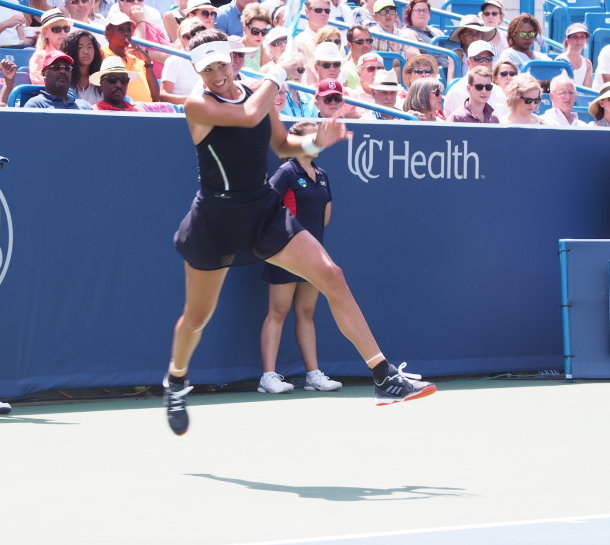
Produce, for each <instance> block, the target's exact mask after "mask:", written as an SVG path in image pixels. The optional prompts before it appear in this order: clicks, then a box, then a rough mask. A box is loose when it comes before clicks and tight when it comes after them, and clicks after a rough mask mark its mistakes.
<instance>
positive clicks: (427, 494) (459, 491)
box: [187, 473, 471, 502]
mask: <svg viewBox="0 0 610 545" xmlns="http://www.w3.org/2000/svg"><path fill="white" fill-rule="evenodd" d="M187 476H188V477H203V478H205V479H210V480H213V481H220V482H223V483H231V484H237V485H239V486H243V487H245V488H247V489H249V490H262V491H265V492H283V493H286V494H296V495H297V496H299V497H300V498H308V499H316V500H327V501H341V502H349V501H369V500H375V501H404V500H427V499H431V498H436V497H446V496H455V497H459V496H470V495H471V494H468V493H467V492H465V490H464V489H463V488H438V487H436V488H432V487H428V486H401V487H399V488H357V487H352V486H286V485H281V484H271V483H259V482H256V481H245V480H242V479H229V478H225V477H217V476H216V475H210V474H206V473H201V474H197V473H188V474H187ZM394 494H400V495H406V494H408V495H409V496H408V497H396V498H388V497H387V496H392V495H394Z"/></svg>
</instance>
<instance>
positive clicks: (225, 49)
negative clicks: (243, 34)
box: [189, 41, 231, 72]
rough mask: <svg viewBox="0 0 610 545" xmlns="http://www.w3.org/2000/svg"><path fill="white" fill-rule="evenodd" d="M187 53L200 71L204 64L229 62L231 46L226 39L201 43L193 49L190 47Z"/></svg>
mask: <svg viewBox="0 0 610 545" xmlns="http://www.w3.org/2000/svg"><path fill="white" fill-rule="evenodd" d="M189 54H190V55H191V60H192V61H193V64H194V65H195V70H197V72H202V71H203V69H204V68H205V67H206V66H208V65H210V64H212V63H213V62H226V63H228V64H231V46H230V45H229V42H227V41H223V42H208V43H206V44H201V45H199V46H197V47H196V48H195V49H191V51H189Z"/></svg>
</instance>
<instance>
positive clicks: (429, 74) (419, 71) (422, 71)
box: [413, 68, 432, 76]
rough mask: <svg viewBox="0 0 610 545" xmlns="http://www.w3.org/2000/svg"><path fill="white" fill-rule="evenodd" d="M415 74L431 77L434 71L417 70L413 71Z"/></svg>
mask: <svg viewBox="0 0 610 545" xmlns="http://www.w3.org/2000/svg"><path fill="white" fill-rule="evenodd" d="M413 73H414V74H417V75H418V76H423V75H424V74H425V75H426V76H431V75H432V70H430V69H427V70H424V69H423V68H416V69H415V70H413Z"/></svg>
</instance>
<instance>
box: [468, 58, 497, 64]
mask: <svg viewBox="0 0 610 545" xmlns="http://www.w3.org/2000/svg"><path fill="white" fill-rule="evenodd" d="M472 58H473V59H474V61H475V62H486V63H487V64H490V63H492V62H493V60H494V58H493V57H472Z"/></svg>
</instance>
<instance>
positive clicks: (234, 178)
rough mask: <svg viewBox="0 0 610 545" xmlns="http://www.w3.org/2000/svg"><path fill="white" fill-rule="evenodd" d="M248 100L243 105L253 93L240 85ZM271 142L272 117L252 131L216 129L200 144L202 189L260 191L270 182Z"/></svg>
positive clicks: (206, 93)
mask: <svg viewBox="0 0 610 545" xmlns="http://www.w3.org/2000/svg"><path fill="white" fill-rule="evenodd" d="M235 84H236V85H238V86H241V87H242V89H243V90H244V91H245V94H246V96H245V97H244V98H243V99H242V100H240V101H239V102H238V103H237V104H242V103H244V102H245V101H246V100H248V98H249V97H250V96H251V95H252V90H251V89H249V88H248V87H245V86H243V85H241V84H239V83H237V82H235ZM204 94H205V95H208V96H211V97H214V98H215V99H216V100H217V101H218V102H228V101H227V100H225V99H223V98H220V97H219V96H216V95H215V94H214V93H212V92H210V91H207V90H206V91H204ZM270 140H271V120H270V119H269V115H266V116H265V117H264V119H263V120H262V121H261V122H260V123H259V124H258V125H257V126H256V127H253V128H252V129H247V128H243V127H214V128H213V129H212V130H211V132H210V134H208V135H207V136H206V137H205V138H204V139H203V140H202V141H201V142H199V144H197V158H198V160H199V183H201V185H202V186H203V187H208V188H210V189H214V190H221V191H245V190H251V189H257V188H259V187H262V186H264V185H265V183H266V181H267V154H268V153H269V141H270Z"/></svg>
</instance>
